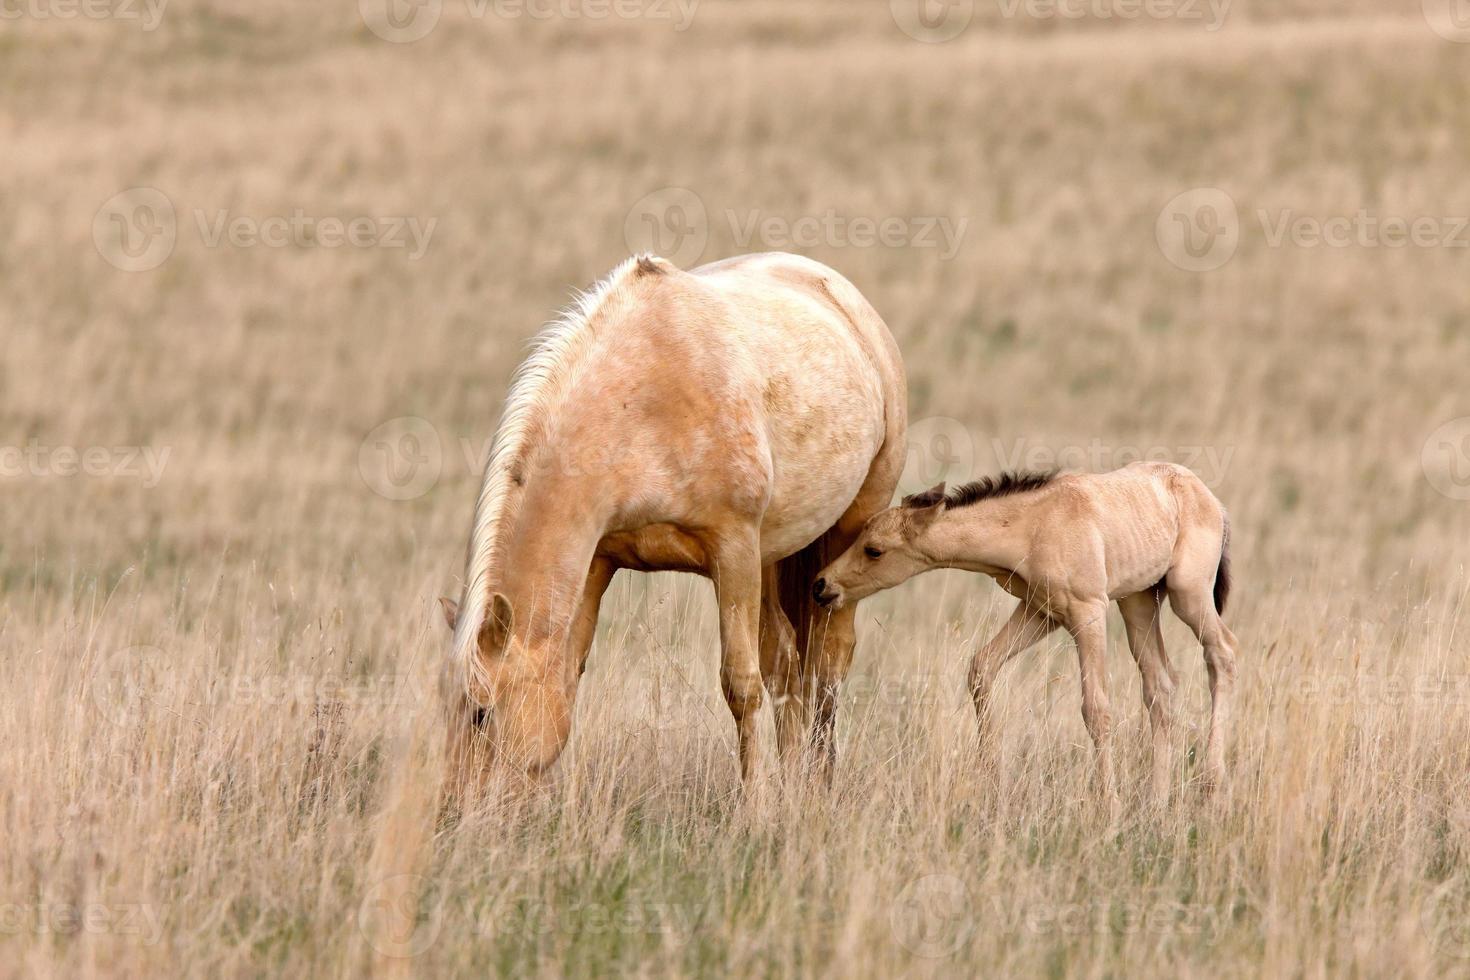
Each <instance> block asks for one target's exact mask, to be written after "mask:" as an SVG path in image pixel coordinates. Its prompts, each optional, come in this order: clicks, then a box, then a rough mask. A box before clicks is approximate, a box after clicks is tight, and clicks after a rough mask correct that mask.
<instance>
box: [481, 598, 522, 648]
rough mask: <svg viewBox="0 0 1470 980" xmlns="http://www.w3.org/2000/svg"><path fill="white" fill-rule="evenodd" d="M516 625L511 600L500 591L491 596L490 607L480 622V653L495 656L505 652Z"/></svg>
mask: <svg viewBox="0 0 1470 980" xmlns="http://www.w3.org/2000/svg"><path fill="white" fill-rule="evenodd" d="M514 625H515V613H514V612H512V610H511V608H510V600H509V599H507V598H506V597H505V596H503V595H501V594H500V593H499V592H496V593H495V594H493V595H492V596H490V608H489V609H488V610H487V611H486V613H485V621H484V622H483V623H481V624H480V653H481V654H483V655H484V656H487V657H493V656H497V655H499V654H501V653H503V652H505V646H506V644H507V643H509V642H510V631H511V627H513V626H514Z"/></svg>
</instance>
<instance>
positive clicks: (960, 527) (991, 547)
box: [925, 495, 1031, 576]
mask: <svg viewBox="0 0 1470 980" xmlns="http://www.w3.org/2000/svg"><path fill="white" fill-rule="evenodd" d="M1025 497H1026V495H1016V496H1006V497H997V498H995V499H992V500H978V501H976V502H974V503H971V504H965V505H964V506H961V507H955V508H954V509H952V510H946V511H945V512H944V513H942V514H940V515H939V518H938V519H937V520H936V521H935V522H934V525H933V526H932V527H931V528H930V529H929V530H928V532H927V533H926V534H925V539H926V542H925V543H926V545H928V551H929V553H930V556H931V558H932V559H933V561H934V564H935V565H936V566H938V567H942V568H963V569H965V570H967V571H971V572H981V573H984V574H986V575H995V576H1003V575H1009V574H1014V573H1017V572H1019V571H1020V570H1021V566H1022V564H1023V563H1024V562H1025V560H1026V557H1027V554H1028V552H1029V551H1030V542H1031V533H1030V525H1031V521H1030V520H1029V519H1028V515H1027V511H1026V506H1025V504H1026V500H1025Z"/></svg>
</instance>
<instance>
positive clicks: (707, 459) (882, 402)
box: [441, 253, 907, 781]
mask: <svg viewBox="0 0 1470 980" xmlns="http://www.w3.org/2000/svg"><path fill="white" fill-rule="evenodd" d="M906 413H907V407H906V387H905V380H904V373H903V362H902V360H901V358H900V356H899V352H898V347H897V345H896V344H895V343H894V341H893V337H892V336H891V335H890V334H889V332H888V328H887V326H886V325H885V324H884V323H883V320H882V318H881V317H879V315H878V313H877V312H876V311H875V310H874V309H873V307H872V306H871V305H869V303H868V302H867V301H866V300H865V299H864V298H863V296H862V294H861V293H859V292H858V291H857V289H856V288H855V287H854V286H853V285H852V284H851V283H849V282H848V281H847V280H846V279H844V278H843V277H842V276H840V275H838V274H837V273H836V272H834V271H833V270H831V269H829V268H827V267H826V266H823V265H821V264H819V263H817V262H813V261H810V260H808V259H804V258H801V257H799V256H794V255H785V254H779V253H770V254H758V255H749V256H743V257H739V258H733V259H728V260H725V261H722V262H717V263H713V264H711V265H706V266H701V267H699V268H697V269H694V270H691V271H682V270H680V269H678V268H677V267H675V266H674V265H673V264H671V263H669V262H667V261H665V260H663V259H659V258H653V257H649V256H638V257H635V258H632V259H629V260H627V261H626V262H624V263H623V264H622V265H620V266H618V268H617V269H615V270H614V271H613V272H612V273H611V274H610V275H609V276H608V277H607V278H606V279H605V280H603V281H602V282H601V283H599V284H598V285H597V286H595V287H594V288H593V289H592V290H590V291H589V292H588V293H587V294H585V295H584V296H582V297H581V298H580V300H579V301H578V302H577V304H576V305H575V307H574V309H572V310H571V311H570V312H568V313H567V314H565V315H564V316H563V317H562V318H561V319H560V320H558V321H557V322H555V323H553V324H552V325H551V326H549V327H548V328H547V329H546V330H545V331H544V332H543V334H542V335H541V337H540V338H539V340H538V342H537V344H536V346H535V350H534V352H533V353H532V355H531V356H530V358H529V359H528V360H527V361H526V362H525V363H524V364H523V365H522V366H521V368H520V370H519V371H518V373H517V375H516V379H515V382H514V384H513V386H512V388H511V392H510V394H509V396H508V398H507V400H506V404H505V410H504V416H503V417H502V420H501V423H500V428H499V430H498V431H497V433H496V436H495V441H494V444H493V448H492V450H491V454H490V460H489V463H488V464H487V466H486V469H485V476H484V482H483V485H482V488H481V491H480V497H479V503H478V505H477V507H476V510H475V522H474V528H473V530H472V533H471V535H470V542H469V556H468V568H467V572H466V574H465V587H464V595H463V599H462V601H460V602H458V603H455V602H454V601H452V600H450V599H444V600H441V601H442V602H443V604H444V611H445V616H446V618H447V619H448V620H449V623H450V627H451V629H452V630H453V632H454V640H453V650H452V653H451V659H450V661H449V664H448V669H447V671H446V674H445V679H446V685H447V690H446V693H447V696H448V699H449V706H450V707H449V712H448V715H449V726H450V727H449V733H448V735H449V753H450V760H451V766H452V767H454V768H456V769H457V770H458V772H459V775H460V777H462V778H469V779H471V780H478V778H479V777H481V776H483V775H484V773H485V771H486V770H487V768H488V767H489V766H490V765H492V764H503V765H505V766H506V767H508V768H509V769H510V770H511V771H520V772H524V773H528V774H536V773H539V772H541V771H543V770H544V769H546V768H547V767H548V766H550V765H551V764H552V763H553V762H555V761H556V759H557V757H558V755H560V753H561V750H562V748H563V746H564V745H565V744H566V741H567V738H568V736H569V735H570V731H571V721H572V709H573V705H574V702H575V698H576V692H577V684H578V681H579V678H580V677H581V674H582V672H583V671H584V670H585V668H586V661H587V653H588V650H589V649H590V647H591V644H592V637H593V632H594V630H595V628H596V625H597V613H598V607H599V604H600V602H601V599H602V596H603V593H604V592H605V591H606V589H607V587H608V584H609V582H610V581H611V580H612V577H613V573H614V572H615V571H616V570H617V569H619V568H631V569H635V570H638V571H668V570H672V571H686V572H695V573H697V574H700V575H704V576H707V577H709V578H710V579H712V580H713V582H714V590H715V596H716V599H717V601H718V603H719V624H720V648H721V660H720V684H721V687H722V689H723V692H724V695H725V700H726V702H727V703H728V704H729V706H730V712H731V714H732V715H733V716H734V719H735V728H736V732H737V736H738V742H739V753H740V767H741V772H742V775H743V776H744V778H745V779H746V780H747V781H749V779H750V778H751V776H752V774H753V772H754V770H755V766H756V760H757V758H758V744H757V735H756V711H757V710H758V709H759V707H760V705H761V699H762V687H763V684H762V681H763V680H764V687H765V688H767V689H769V690H770V692H771V694H772V696H773V697H774V699H775V711H776V725H777V740H778V747H779V749H780V752H781V755H782V757H783V758H788V757H791V755H792V753H793V749H794V748H797V747H800V746H801V745H803V743H806V742H807V740H808V737H809V739H810V746H811V747H812V749H813V750H815V752H816V755H817V761H818V763H819V764H820V766H821V767H822V768H823V769H824V770H826V771H827V772H829V773H830V768H831V765H832V761H833V758H834V755H835V748H834V746H833V734H832V728H833V719H834V715H835V710H836V697H837V689H838V686H839V685H840V684H841V682H842V679H843V678H844V676H845V675H846V673H847V670H848V666H849V664H850V663H851V659H852V649H853V644H854V637H855V634H854V629H853V621H854V616H853V612H852V611H851V610H843V611H840V612H836V613H833V614H830V615H828V614H826V613H824V612H822V611H820V610H818V609H817V608H816V606H815V604H814V602H813V600H812V597H811V582H812V579H813V577H814V576H815V573H816V570H817V569H818V568H820V567H821V566H822V565H823V564H824V563H825V562H826V561H828V560H830V559H831V557H832V556H834V555H836V554H839V553H840V552H841V551H842V550H843V549H844V548H845V547H847V545H848V543H849V542H850V541H852V539H853V537H854V536H855V535H856V534H857V532H858V530H859V529H860V528H861V527H862V526H863V523H864V522H865V521H866V520H867V519H868V518H869V517H871V516H872V515H873V514H875V513H877V512H878V511H880V510H882V509H883V508H884V507H886V506H888V504H889V502H890V501H891V500H892V498H893V492H894V487H895V486H896V484H897V482H898V478H899V474H900V471H901V470H902V467H903V462H904V452H905V432H906V428H905V427H906ZM798 754H799V753H798ZM451 775H453V772H452V773H451Z"/></svg>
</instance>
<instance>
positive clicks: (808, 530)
mask: <svg viewBox="0 0 1470 980" xmlns="http://www.w3.org/2000/svg"><path fill="white" fill-rule="evenodd" d="M881 445H882V419H881V418H879V419H877V420H876V426H875V425H874V424H873V423H867V424H864V423H863V422H859V423H858V424H854V425H852V426H851V427H850V428H848V429H846V430H841V431H833V430H830V429H828V430H822V429H819V428H809V429H805V430H801V431H790V430H788V431H785V432H781V431H778V432H776V433H773V434H772V439H771V459H772V468H773V481H772V486H771V500H770V503H769V504H768V505H767V507H766V512H765V516H764V518H763V519H762V521H761V557H762V559H763V561H765V562H766V563H770V562H772V561H776V560H777V559H780V558H785V557H786V556H787V555H791V554H794V553H795V552H797V551H800V550H801V549H802V548H804V547H806V546H807V545H808V544H810V543H811V542H812V541H814V540H816V539H817V538H818V537H820V536H821V535H822V534H823V533H825V532H826V531H827V530H828V529H829V528H830V527H832V525H834V524H836V523H837V520H838V518H840V517H841V516H842V515H843V513H844V512H846V510H847V508H848V507H849V506H850V505H851V504H852V501H853V498H854V497H856V496H857V494H858V491H859V490H860V489H861V488H862V485H863V482H864V481H865V480H866V479H867V476H868V471H869V470H870V469H871V468H872V465H873V459H874V457H875V456H876V455H877V453H878V449H879V448H880V447H881Z"/></svg>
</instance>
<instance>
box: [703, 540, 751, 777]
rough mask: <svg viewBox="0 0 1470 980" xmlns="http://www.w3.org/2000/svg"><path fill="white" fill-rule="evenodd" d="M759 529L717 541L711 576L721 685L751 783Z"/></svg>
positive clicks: (742, 767)
mask: <svg viewBox="0 0 1470 980" xmlns="http://www.w3.org/2000/svg"><path fill="white" fill-rule="evenodd" d="M757 533H758V532H757V531H756V530H755V528H753V527H752V528H750V529H749V530H748V531H742V532H740V533H737V534H734V535H729V536H726V537H724V538H722V539H720V540H719V541H717V542H715V544H714V547H713V548H712V549H711V550H712V555H711V562H710V564H711V569H710V572H711V577H712V578H713V579H714V583H715V598H716V600H717V601H718V602H719V605H720V652H721V656H720V687H721V689H722V690H723V691H724V693H725V703H726V704H728V705H729V706H730V714H732V715H733V716H734V717H735V732H736V735H737V736H738V737H739V740H740V774H741V776H742V777H743V778H744V779H745V781H746V783H747V784H749V783H750V782H751V780H752V779H753V778H754V777H755V773H756V767H757V763H758V761H759V758H760V745H759V740H758V737H757V734H756V713H757V712H758V711H759V710H760V706H761V692H762V685H761V671H760V608H761V565H760V547H759V544H758V542H757Z"/></svg>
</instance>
